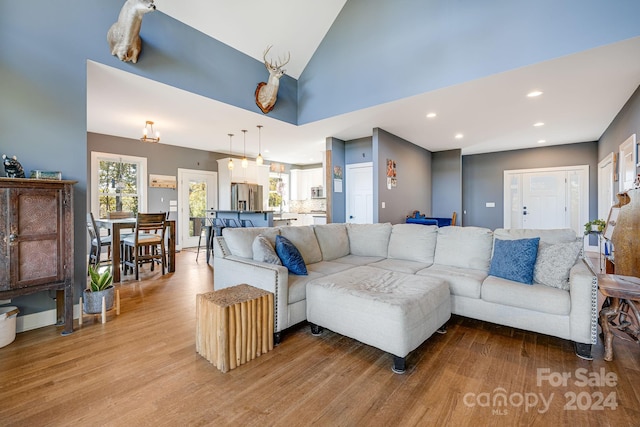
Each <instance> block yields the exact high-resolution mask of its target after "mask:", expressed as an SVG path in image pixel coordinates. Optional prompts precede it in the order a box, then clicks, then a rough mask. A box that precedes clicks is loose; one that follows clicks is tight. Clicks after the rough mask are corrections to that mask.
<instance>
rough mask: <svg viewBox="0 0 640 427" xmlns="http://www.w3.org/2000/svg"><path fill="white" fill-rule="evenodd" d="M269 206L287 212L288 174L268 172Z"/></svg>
mask: <svg viewBox="0 0 640 427" xmlns="http://www.w3.org/2000/svg"><path fill="white" fill-rule="evenodd" d="M269 208H272V209H274V210H276V211H278V212H289V175H288V174H286V173H274V172H270V173H269Z"/></svg>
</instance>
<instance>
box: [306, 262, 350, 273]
mask: <svg viewBox="0 0 640 427" xmlns="http://www.w3.org/2000/svg"><path fill="white" fill-rule="evenodd" d="M353 267H354V266H353V265H350V264H344V263H341V262H335V261H320V262H315V263H313V264H307V271H315V272H316V273H320V274H333V273H339V272H341V271H344V270H348V269H350V268H353Z"/></svg>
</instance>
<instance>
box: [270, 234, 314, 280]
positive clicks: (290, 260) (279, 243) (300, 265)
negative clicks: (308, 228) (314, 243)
mask: <svg viewBox="0 0 640 427" xmlns="http://www.w3.org/2000/svg"><path fill="white" fill-rule="evenodd" d="M276 253H277V254H278V256H279V257H280V260H281V261H282V265H284V266H285V267H287V269H289V271H290V272H291V273H293V274H297V275H299V276H306V275H307V266H306V265H305V264H304V259H303V258H302V255H300V251H299V250H298V248H296V246H295V245H294V244H293V243H291V240H289V239H287V238H286V237H284V236H280V235H277V236H276Z"/></svg>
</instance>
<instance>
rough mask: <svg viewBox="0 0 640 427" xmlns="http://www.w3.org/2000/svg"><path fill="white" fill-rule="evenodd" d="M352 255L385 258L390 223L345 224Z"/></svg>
mask: <svg viewBox="0 0 640 427" xmlns="http://www.w3.org/2000/svg"><path fill="white" fill-rule="evenodd" d="M347 233H348V235H349V247H350V253H351V254H352V255H359V256H377V257H382V258H386V257H387V253H388V248H389V236H390V235H391V224H390V223H388V222H387V223H384V224H347Z"/></svg>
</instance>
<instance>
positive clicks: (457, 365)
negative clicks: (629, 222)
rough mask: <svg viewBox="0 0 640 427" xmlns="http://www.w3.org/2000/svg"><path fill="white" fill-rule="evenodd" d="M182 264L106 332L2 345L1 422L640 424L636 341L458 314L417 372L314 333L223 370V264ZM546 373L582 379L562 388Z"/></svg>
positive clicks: (144, 286)
mask: <svg viewBox="0 0 640 427" xmlns="http://www.w3.org/2000/svg"><path fill="white" fill-rule="evenodd" d="M201 255H202V254H201ZM176 259H177V271H176V273H174V274H167V275H165V276H164V277H162V276H160V275H159V273H158V272H157V270H156V272H155V273H150V272H148V271H147V272H145V273H143V274H142V278H143V280H141V281H140V282H135V281H127V282H124V283H123V284H122V285H120V289H121V295H122V313H121V315H120V316H117V317H116V316H115V314H114V313H113V312H112V313H111V314H109V320H108V322H107V323H106V324H101V323H99V318H98V317H96V318H95V319H93V318H91V317H90V316H85V324H84V325H83V326H82V328H77V327H76V331H75V332H74V333H73V334H72V335H70V336H67V337H62V336H60V328H57V327H55V326H51V327H45V328H41V329H38V330H33V331H28V332H24V333H20V334H18V336H17V338H16V341H15V342H14V343H12V344H10V345H8V346H6V347H4V348H2V349H0V425H2V426H44V425H47V426H107V425H108V426H125V425H126V426H132V425H154V426H156V425H161V426H164V425H167V426H186V425H237V426H240V425H255V426H263V425H282V426H297V425H312V424H313V425H321V426H325V425H326V426H356V425H358V426H360V425H363V426H365V425H366V426H370V425H371V426H393V425H402V426H404V425H420V426H431V425H433V426H444V425H452V426H459V425H460V426H462V425H477V426H485V425H496V426H502V425H504V426H516V425H527V426H528V425H541V426H546V425H572V426H606V425H610V426H632V425H635V426H637V425H639V424H640V404H639V403H640V349H639V348H638V346H637V345H636V344H635V343H631V342H627V341H622V340H620V339H616V341H615V349H614V352H615V354H614V357H615V360H614V361H613V362H605V361H603V360H602V354H603V347H602V345H601V344H599V345H597V346H596V347H595V349H594V351H593V354H594V360H593V361H591V362H589V361H585V360H581V359H579V358H577V357H576V356H575V355H574V352H573V349H572V345H571V344H570V343H569V342H567V341H564V340H561V339H556V338H552V337H548V336H544V335H540V334H535V333H530V332H524V331H521V330H516V329H513V328H508V327H501V326H497V325H493V324H489V323H485V322H480V321H475V320H471V319H466V318H462V317H459V316H454V317H453V318H452V319H451V321H450V322H449V324H448V332H447V334H445V335H438V334H436V335H434V336H433V337H431V338H430V339H429V340H427V341H426V342H425V343H424V344H423V345H422V346H420V347H419V348H418V349H416V350H415V351H413V352H412V353H411V354H410V355H409V356H408V358H407V363H408V369H407V372H406V373H405V374H404V375H397V374H394V373H392V372H391V364H392V357H391V356H390V355H388V354H385V353H383V352H382V351H380V350H378V349H375V348H372V347H369V346H367V345H363V344H360V343H358V342H356V341H354V340H351V339H349V338H346V337H343V336H340V335H337V334H335V333H333V332H331V331H325V333H324V334H323V335H322V336H320V337H314V336H312V335H311V333H310V331H309V328H308V327H307V326H305V325H301V326H299V327H295V328H293V329H292V330H291V331H289V332H288V333H287V334H285V335H284V337H283V341H282V344H280V345H279V346H277V347H276V348H275V349H274V350H273V351H271V352H269V353H267V354H264V355H262V356H260V357H259V358H257V359H256V360H253V361H251V362H249V363H247V364H245V365H242V366H241V367H239V368H238V369H234V370H232V371H229V372H228V373H226V374H223V373H221V372H220V371H218V370H217V369H216V368H215V367H214V366H213V365H211V364H210V363H209V362H207V361H206V360H205V359H204V358H202V357H201V356H199V355H198V354H197V353H196V351H195V312H194V307H195V300H196V298H195V295H196V294H198V293H201V292H207V291H210V290H212V289H213V284H212V280H213V279H212V277H213V272H212V269H211V267H209V266H207V265H206V264H205V263H204V261H203V257H202V256H201V257H200V263H198V264H196V262H195V253H193V252H191V251H182V252H181V253H179V254H178V255H177V257H176ZM539 370H547V371H546V372H548V374H549V375H550V377H551V378H552V379H556V378H557V377H558V376H560V375H565V376H566V375H571V378H568V379H567V381H566V385H556V386H553V385H552V384H550V382H549V381H547V380H545V379H544V378H543V376H542V375H541V374H539V373H538V372H539ZM580 374H583V376H584V375H587V376H591V377H592V378H593V379H592V381H593V383H592V384H591V385H582V384H581V383H582V381H581V375H580ZM603 375H604V376H606V378H602V376H603ZM596 376H597V378H596ZM605 379H606V380H607V381H608V383H604V380H605ZM596 380H602V381H597V382H596ZM538 382H541V384H538ZM501 393H502V395H505V396H506V398H507V401H506V403H504V404H502V405H501V406H500V405H499V402H498V401H497V400H496V401H495V402H494V397H500V395H501ZM574 396H575V398H576V399H575V401H574ZM600 396H603V397H605V398H606V397H609V400H601V399H600ZM542 399H544V400H545V401H546V402H549V401H550V404H549V405H548V406H545V404H544V403H543V401H542ZM523 400H524V401H525V402H527V401H528V402H529V403H530V406H527V405H526V404H521V403H522V401H523ZM614 403H615V405H617V407H616V408H615V409H613V408H611V405H613V404H614ZM598 408H603V409H598Z"/></svg>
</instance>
